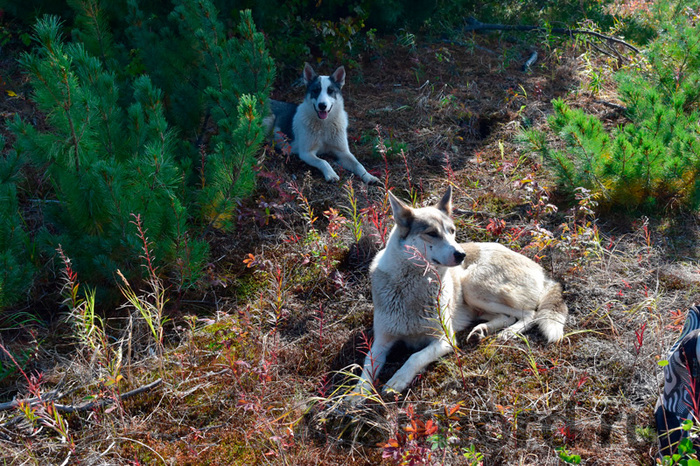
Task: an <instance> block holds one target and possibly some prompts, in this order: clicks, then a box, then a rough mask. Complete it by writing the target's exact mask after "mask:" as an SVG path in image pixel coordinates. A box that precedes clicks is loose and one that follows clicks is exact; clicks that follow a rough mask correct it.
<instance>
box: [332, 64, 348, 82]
mask: <svg viewBox="0 0 700 466" xmlns="http://www.w3.org/2000/svg"><path fill="white" fill-rule="evenodd" d="M331 79H333V81H335V82H336V83H338V86H340V87H343V86H344V85H345V67H344V66H339V67H338V69H337V70H335V71H334V72H333V74H332V75H331Z"/></svg>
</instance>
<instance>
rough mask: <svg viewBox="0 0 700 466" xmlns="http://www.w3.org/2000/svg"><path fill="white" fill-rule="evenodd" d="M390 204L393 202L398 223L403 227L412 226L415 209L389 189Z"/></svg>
mask: <svg viewBox="0 0 700 466" xmlns="http://www.w3.org/2000/svg"><path fill="white" fill-rule="evenodd" d="M389 204H391V211H392V212H393V214H394V221H395V222H396V225H397V226H398V227H399V228H401V229H407V228H410V226H411V222H412V221H413V209H412V208H411V207H410V206H409V205H406V204H404V203H403V202H402V201H400V200H399V199H398V198H397V197H396V196H394V195H393V194H392V193H391V191H389Z"/></svg>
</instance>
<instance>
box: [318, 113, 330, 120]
mask: <svg viewBox="0 0 700 466" xmlns="http://www.w3.org/2000/svg"><path fill="white" fill-rule="evenodd" d="M318 117H319V118H320V119H321V120H325V119H326V118H328V112H324V111H321V112H318Z"/></svg>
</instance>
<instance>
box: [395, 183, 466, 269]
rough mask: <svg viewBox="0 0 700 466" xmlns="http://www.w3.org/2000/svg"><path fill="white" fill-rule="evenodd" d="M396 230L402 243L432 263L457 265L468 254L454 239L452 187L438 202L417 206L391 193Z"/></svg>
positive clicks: (447, 265)
mask: <svg viewBox="0 0 700 466" xmlns="http://www.w3.org/2000/svg"><path fill="white" fill-rule="evenodd" d="M389 202H390V203H391V210H392V211H393V213H394V221H395V222H396V228H397V232H398V234H399V238H400V239H401V243H402V245H403V246H404V247H405V248H406V247H407V248H408V249H412V248H415V249H416V250H417V251H418V252H419V253H421V254H422V255H423V256H424V257H425V258H426V259H427V260H428V261H429V262H430V263H431V264H432V265H435V266H443V267H455V266H457V265H459V264H461V263H462V261H463V260H464V258H465V257H466V254H465V253H464V250H463V249H462V247H461V246H460V245H459V244H457V241H456V240H455V233H456V230H455V224H454V222H453V221H452V218H451V217H450V215H452V187H451V186H450V187H448V188H447V192H446V193H445V195H444V196H442V199H441V200H440V202H438V203H437V205H435V206H432V207H422V208H418V209H414V208H412V207H410V206H409V205H407V204H404V203H403V202H401V201H400V200H398V199H397V198H396V197H395V196H394V195H393V194H391V193H389Z"/></svg>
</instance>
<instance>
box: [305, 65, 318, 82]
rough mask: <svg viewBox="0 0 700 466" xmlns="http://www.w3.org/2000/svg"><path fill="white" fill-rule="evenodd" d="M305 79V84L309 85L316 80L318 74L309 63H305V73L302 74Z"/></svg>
mask: <svg viewBox="0 0 700 466" xmlns="http://www.w3.org/2000/svg"><path fill="white" fill-rule="evenodd" d="M302 76H303V77H304V84H309V83H310V82H311V81H313V80H314V79H316V76H318V75H317V74H316V72H315V71H314V69H313V68H312V67H311V65H309V64H308V63H304V73H303V74H302Z"/></svg>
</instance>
